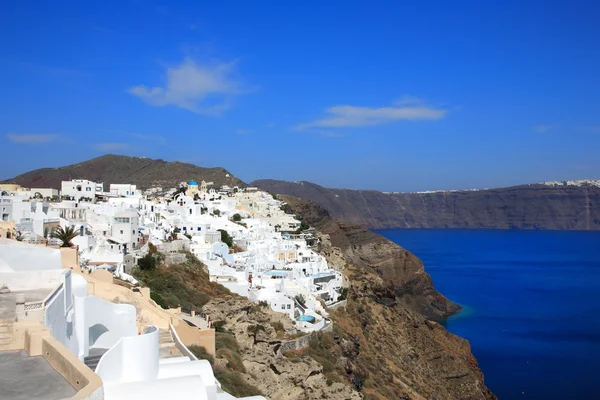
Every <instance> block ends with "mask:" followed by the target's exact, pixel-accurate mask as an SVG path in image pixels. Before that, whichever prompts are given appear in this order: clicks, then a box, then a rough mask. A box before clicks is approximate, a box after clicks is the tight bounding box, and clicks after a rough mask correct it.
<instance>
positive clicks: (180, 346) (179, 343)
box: [169, 324, 198, 361]
mask: <svg viewBox="0 0 600 400" xmlns="http://www.w3.org/2000/svg"><path fill="white" fill-rule="evenodd" d="M169 330H170V331H171V338H173V341H174V342H175V347H177V350H179V351H180V352H181V354H183V355H184V356H188V357H189V358H190V359H191V360H194V361H195V360H197V359H198V357H196V356H195V355H194V353H192V351H191V350H190V349H188V347H187V346H186V345H185V344H184V343H183V342H182V341H181V339H180V338H179V335H178V334H177V331H176V330H175V327H174V326H173V324H169Z"/></svg>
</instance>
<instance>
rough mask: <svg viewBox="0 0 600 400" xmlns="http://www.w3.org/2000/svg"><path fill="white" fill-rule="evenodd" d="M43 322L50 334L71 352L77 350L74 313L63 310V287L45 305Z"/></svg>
mask: <svg viewBox="0 0 600 400" xmlns="http://www.w3.org/2000/svg"><path fill="white" fill-rule="evenodd" d="M44 324H45V325H46V326H47V327H48V328H50V332H51V334H52V336H53V337H54V338H55V339H56V340H58V341H59V342H61V343H62V344H63V345H65V347H66V348H68V349H69V350H70V351H71V352H72V353H73V354H77V353H78V352H79V347H80V346H79V340H78V336H77V335H76V334H75V327H76V325H77V324H76V315H75V312H74V311H73V310H71V311H69V312H68V313H67V312H65V290H64V287H62V288H61V289H60V291H58V292H57V293H56V296H55V297H53V300H52V302H50V303H49V304H48V305H46V310H45V314H44Z"/></svg>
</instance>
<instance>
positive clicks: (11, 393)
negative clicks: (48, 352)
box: [0, 350, 77, 400]
mask: <svg viewBox="0 0 600 400" xmlns="http://www.w3.org/2000/svg"><path fill="white" fill-rule="evenodd" d="M0 387H1V388H2V390H0V400H8V399H11V400H30V399H41V400H57V399H64V398H69V397H73V396H74V395H75V394H76V393H77V391H76V390H75V389H73V387H72V386H71V385H69V383H68V382H67V381H66V380H65V378H63V377H62V376H61V375H60V374H59V373H58V372H56V371H55V370H54V368H52V366H50V364H48V362H47V361H46V360H45V359H44V357H39V356H38V357H30V356H29V355H28V354H27V352H26V351H25V350H10V351H0Z"/></svg>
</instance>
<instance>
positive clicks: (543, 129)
mask: <svg viewBox="0 0 600 400" xmlns="http://www.w3.org/2000/svg"><path fill="white" fill-rule="evenodd" d="M551 129H554V125H552V124H545V125H536V126H534V127H533V131H534V132H535V133H546V132H548V131H549V130H551Z"/></svg>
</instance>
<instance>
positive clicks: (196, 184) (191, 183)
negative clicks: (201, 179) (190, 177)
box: [188, 181, 198, 186]
mask: <svg viewBox="0 0 600 400" xmlns="http://www.w3.org/2000/svg"><path fill="white" fill-rule="evenodd" d="M188 186H198V182H196V181H189V182H188Z"/></svg>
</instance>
